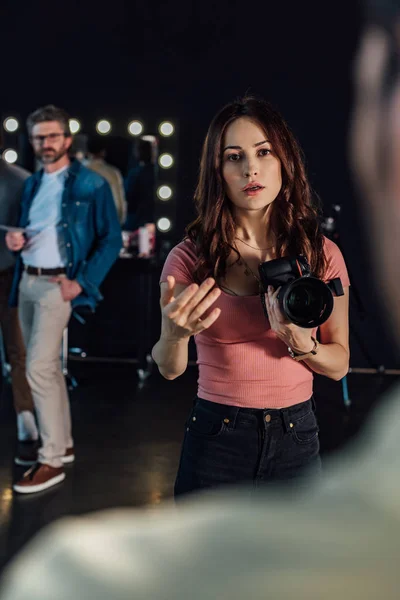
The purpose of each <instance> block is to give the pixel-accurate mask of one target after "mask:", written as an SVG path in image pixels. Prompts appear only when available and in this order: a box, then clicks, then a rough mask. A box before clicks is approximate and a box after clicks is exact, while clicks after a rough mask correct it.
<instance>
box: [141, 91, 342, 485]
mask: <svg viewBox="0 0 400 600" xmlns="http://www.w3.org/2000/svg"><path fill="white" fill-rule="evenodd" d="M195 200H196V205H197V211H198V218H197V219H196V220H195V221H194V222H193V223H192V224H191V225H190V226H189V227H188V230H187V234H188V235H187V237H186V238H185V240H184V241H183V242H181V243H180V244H178V245H177V246H176V247H175V248H173V250H172V251H171V252H170V254H169V256H168V258H167V260H166V262H165V265H164V269H163V272H162V275H161V310H162V326H161V336H160V340H159V341H158V342H157V344H156V345H155V346H154V348H153V353H152V354H153V358H154V360H155V362H156V363H157V365H158V368H159V370H160V372H161V374H162V375H163V376H164V377H165V378H167V379H175V378H176V377H179V375H181V374H182V373H183V372H184V371H185V369H186V366H187V360H188V342H189V339H190V337H191V336H192V335H194V336H195V342H196V347H197V355H198V365H199V380H198V384H199V385H198V394H197V398H196V401H195V405H194V408H193V410H192V412H191V414H190V416H189V418H188V421H187V426H186V433H185V438H184V442H183V448H182V454H181V460H180V465H179V470H178V475H177V479H176V483H175V494H176V495H180V494H182V493H187V492H189V491H193V490H198V489H201V488H206V487H214V486H218V485H220V484H227V483H233V484H238V483H243V482H249V481H251V482H253V484H254V485H255V486H259V485H261V484H263V483H269V482H272V481H283V480H291V479H294V478H296V480H298V478H299V477H305V476H306V475H310V474H314V473H316V472H318V471H319V469H320V458H319V440H318V426H317V422H316V418H315V414H314V402H313V397H312V382H313V372H315V373H320V374H322V375H325V376H327V377H329V378H331V379H335V380H339V379H341V378H342V377H344V376H345V374H346V373H347V370H348V362H349V346H348V286H349V280H348V275H347V271H346V267H345V264H344V260H343V257H342V255H341V253H340V251H339V249H338V247H337V246H336V245H335V244H334V243H333V242H331V241H330V240H328V239H326V238H324V236H323V235H322V233H321V231H320V228H319V224H318V212H317V209H316V207H315V206H314V204H313V199H312V195H311V190H310V186H309V183H308V181H307V177H306V174H305V169H304V164H303V162H302V158H301V153H300V149H299V147H298V145H297V143H296V141H295V139H294V137H293V135H292V133H291V132H290V130H289V129H288V127H287V125H286V124H285V122H284V121H283V119H282V117H281V116H280V115H279V114H277V113H276V112H275V111H274V110H273V109H272V108H271V107H270V106H269V104H267V103H266V102H264V101H262V100H258V99H255V98H245V99H243V100H242V101H238V102H234V103H232V104H229V105H228V106H226V107H225V108H223V109H222V110H221V111H220V112H219V113H218V114H217V116H216V117H215V118H214V120H213V121H212V123H211V125H210V128H209V131H208V134H207V137H206V140H205V144H204V148H203V154H202V160H201V167H200V176H199V183H198V186H197V190H196V195H195ZM299 254H302V255H304V256H305V257H306V258H307V259H308V262H309V264H310V266H311V270H312V272H313V274H314V275H315V276H316V277H319V278H321V279H323V280H325V281H328V280H330V279H333V278H334V277H340V278H341V281H342V285H343V287H344V291H345V294H344V296H341V297H337V298H335V299H334V308H333V311H332V314H331V316H330V317H329V319H328V320H327V321H326V322H325V323H324V324H323V325H321V326H320V328H319V340H320V343H319V344H318V342H317V341H316V339H315V337H316V330H310V329H305V328H301V327H298V326H296V325H294V324H293V323H290V322H288V321H287V320H286V319H285V317H284V315H283V314H282V312H281V311H280V308H279V304H278V302H277V295H278V293H279V288H278V289H276V290H273V289H271V288H269V289H268V293H266V294H265V306H266V310H267V314H268V319H266V317H265V314H264V310H263V306H262V303H261V302H260V295H259V294H260V281H259V276H258V265H259V263H261V262H265V261H269V260H272V259H275V258H279V257H285V256H286V257H293V256H297V255H299ZM293 357H294V358H293Z"/></svg>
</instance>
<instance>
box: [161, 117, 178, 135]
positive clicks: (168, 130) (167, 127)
mask: <svg viewBox="0 0 400 600" xmlns="http://www.w3.org/2000/svg"><path fill="white" fill-rule="evenodd" d="M158 130H159V132H160V133H161V135H163V136H164V137H169V136H170V135H172V134H173V133H174V130H175V128H174V126H173V125H172V123H170V122H169V121H164V122H163V123H161V125H160V127H159V128H158Z"/></svg>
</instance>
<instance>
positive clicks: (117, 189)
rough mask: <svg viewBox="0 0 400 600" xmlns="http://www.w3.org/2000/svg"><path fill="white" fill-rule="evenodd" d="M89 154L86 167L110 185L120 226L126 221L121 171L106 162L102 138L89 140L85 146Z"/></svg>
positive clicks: (105, 151)
mask: <svg viewBox="0 0 400 600" xmlns="http://www.w3.org/2000/svg"><path fill="white" fill-rule="evenodd" d="M87 150H88V154H89V158H88V161H87V162H86V166H87V167H88V169H91V170H92V171H95V172H96V173H98V174H99V175H101V176H102V177H104V179H105V180H106V181H108V183H109V184H110V187H111V191H112V195H113V198H114V203H115V208H116V209H117V215H118V220H119V222H120V224H121V225H122V224H123V223H125V219H126V200H125V188H124V180H123V178H122V175H121V171H120V170H119V169H117V167H114V166H113V165H110V164H109V163H108V162H106V156H107V150H106V143H105V140H104V138H102V137H93V138H90V139H89V141H88V145H87Z"/></svg>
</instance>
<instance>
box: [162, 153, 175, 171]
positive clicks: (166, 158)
mask: <svg viewBox="0 0 400 600" xmlns="http://www.w3.org/2000/svg"><path fill="white" fill-rule="evenodd" d="M158 163H159V165H160V167H162V168H163V169H169V168H170V167H172V165H173V164H174V159H173V158H172V156H171V154H161V156H160V158H159V159H158Z"/></svg>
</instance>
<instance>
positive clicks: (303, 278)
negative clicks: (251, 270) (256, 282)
mask: <svg viewBox="0 0 400 600" xmlns="http://www.w3.org/2000/svg"><path fill="white" fill-rule="evenodd" d="M258 272H259V275H260V280H261V284H262V287H263V290H264V292H267V290H268V286H269V285H271V286H272V287H273V288H274V289H277V288H278V287H281V289H280V291H279V294H278V302H279V306H280V309H281V311H282V312H283V314H284V315H285V317H286V318H287V319H288V320H289V321H290V322H292V323H294V324H295V325H298V326H299V327H304V328H314V327H318V326H319V325H322V323H325V321H326V320H327V319H328V318H329V317H330V315H331V313H332V310H333V297H334V296H343V294H344V292H343V286H342V283H341V281H340V278H339V277H336V278H335V279H332V280H330V281H329V282H327V283H325V282H324V281H322V280H321V279H318V278H317V277H313V275H312V273H311V269H310V265H309V264H308V261H307V259H306V258H305V257H304V256H302V255H299V256H295V257H293V258H290V257H289V258H276V259H274V260H269V261H267V262H264V263H261V264H260V265H259V266H258Z"/></svg>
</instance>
